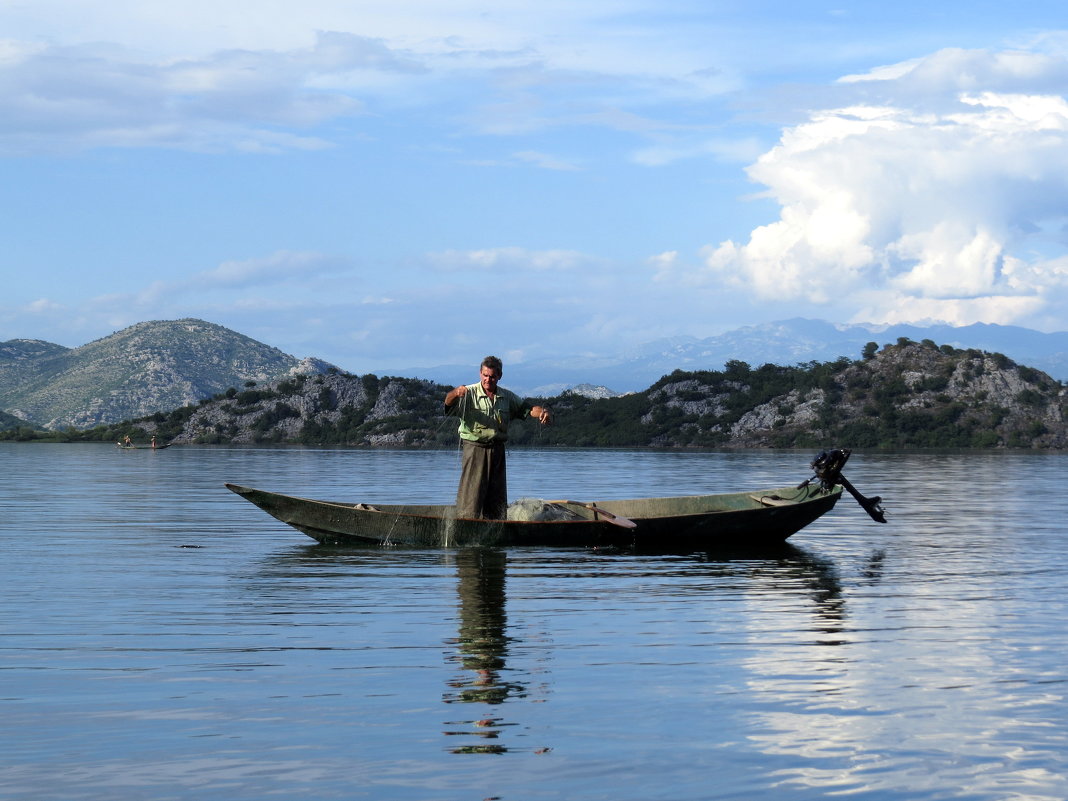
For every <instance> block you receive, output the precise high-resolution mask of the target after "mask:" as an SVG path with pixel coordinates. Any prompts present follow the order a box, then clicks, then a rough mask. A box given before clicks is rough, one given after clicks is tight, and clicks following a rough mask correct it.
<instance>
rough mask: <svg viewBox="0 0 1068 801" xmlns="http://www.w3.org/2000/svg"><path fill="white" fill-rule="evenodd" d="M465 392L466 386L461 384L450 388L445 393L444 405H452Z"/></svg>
mask: <svg viewBox="0 0 1068 801" xmlns="http://www.w3.org/2000/svg"><path fill="white" fill-rule="evenodd" d="M466 394H467V387H465V386H463V385H462V384H461V385H460V386H458V387H456V388H454V389H450V390H449V391H448V392H447V393H445V405H446V406H452V405H453V404H454V403H456V401H457V399H458V398H462V397H463V396H464V395H466Z"/></svg>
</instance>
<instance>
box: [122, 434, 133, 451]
mask: <svg viewBox="0 0 1068 801" xmlns="http://www.w3.org/2000/svg"><path fill="white" fill-rule="evenodd" d="M122 446H123V447H124V448H132V447H133V440H132V439H130V435H129V434H127V435H126V436H125V437H123V438H122Z"/></svg>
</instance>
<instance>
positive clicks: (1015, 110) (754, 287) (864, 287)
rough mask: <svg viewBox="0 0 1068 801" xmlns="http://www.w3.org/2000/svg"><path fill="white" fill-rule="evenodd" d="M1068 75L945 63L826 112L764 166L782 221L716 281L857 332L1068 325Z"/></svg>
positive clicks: (1051, 61) (876, 84) (715, 267)
mask: <svg viewBox="0 0 1068 801" xmlns="http://www.w3.org/2000/svg"><path fill="white" fill-rule="evenodd" d="M1065 74H1068V61H1066V60H1065V59H1064V58H1053V57H1051V56H1049V55H1048V54H1027V53H1019V52H1014V53H1011V54H1003V53H1002V54H998V53H993V54H991V53H980V52H963V51H944V52H940V53H936V54H933V55H932V56H930V57H928V58H926V59H918V60H913V61H910V62H907V63H905V64H902V65H898V66H897V67H886V68H881V69H879V70H877V71H874V72H873V73H872V74H871V75H868V76H851V77H850V79H849V80H848V81H844V82H843V83H842V87H843V88H844V89H845V90H846V91H851V90H852V89H855V88H857V87H863V91H864V92H865V93H866V95H867V96H868V98H869V101H868V102H865V103H863V104H861V103H858V104H855V105H843V106H841V107H838V108H832V109H826V110H820V111H816V112H812V113H811V114H810V115H809V118H808V119H807V120H806V121H805V122H803V123H801V124H799V125H797V126H795V127H792V128H790V129H787V130H786V131H785V132H784V133H783V135H782V138H781V140H780V142H779V144H778V145H777V146H776V147H774V148H773V149H772V150H770V151H768V152H767V153H765V154H764V155H762V156H761V157H760V158H759V159H758V160H757V161H756V163H755V164H753V165H751V166H750V168H749V170H748V172H749V175H750V177H751V178H752V179H753V180H754V181H756V182H758V183H760V184H762V185H764V186H765V187H767V189H766V195H767V196H769V197H771V198H773V199H774V200H775V201H777V202H778V203H779V204H780V207H781V211H780V216H779V219H778V220H776V221H774V222H770V223H768V224H767V225H763V226H760V227H758V228H756V229H755V230H753V231H752V232H751V234H750V236H749V240H748V242H745V243H736V242H733V241H726V242H723V243H721V244H720V245H718V246H716V247H712V248H709V249H708V251H707V253H706V265H707V268H708V269H709V270H710V271H711V274H712V275H713V276H715V277H717V278H719V279H720V280H723V281H726V282H728V283H730V284H734V285H737V286H743V287H746V288H748V289H749V290H751V291H752V292H753V293H755V294H756V295H758V296H759V297H763V298H774V299H779V300H790V299H796V300H799V301H807V302H812V303H817V304H833V305H834V306H835V307H836V308H837V309H838V311H839V312H841V311H842V310H843V309H846V310H848V311H850V312H852V318H853V319H854V320H867V321H874V322H891V321H900V320H921V319H938V320H944V321H947V322H951V323H956V324H967V323H972V322H976V321H986V322H1000V323H1024V324H1029V325H1034V326H1040V325H1041V321H1044V322H1045V324H1046V326H1055V325H1062V323H1061V324H1058V323H1056V322H1055V317H1057V316H1059V315H1058V311H1059V309H1058V308H1057V304H1058V303H1060V302H1062V301H1063V300H1064V299H1065V297H1066V295H1068V293H1066V288H1068V282H1066V280H1065V279H1066V276H1065V269H1064V259H1063V255H1064V254H1065V253H1066V252H1068V237H1066V235H1065V223H1066V222H1068V102H1066V100H1065V98H1064V96H1063V95H1062V94H1060V93H1055V92H1052V91H1049V87H1050V83H1051V79H1052V78H1056V77H1063V76H1064V75H1065ZM918 76H919V77H918ZM920 77H922V80H920ZM1060 86H1061V87H1063V83H1061V84H1060ZM1028 87H1032V88H1033V91H1028ZM1062 91H1063V89H1062ZM873 95H874V96H875V102H872V100H871V99H870V98H872V96H873Z"/></svg>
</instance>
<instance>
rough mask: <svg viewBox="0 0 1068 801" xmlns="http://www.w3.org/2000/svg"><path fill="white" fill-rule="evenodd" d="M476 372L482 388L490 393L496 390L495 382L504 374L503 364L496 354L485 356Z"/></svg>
mask: <svg viewBox="0 0 1068 801" xmlns="http://www.w3.org/2000/svg"><path fill="white" fill-rule="evenodd" d="M478 373H479V381H480V382H481V383H482V389H484V390H485V391H486V392H488V393H490V394H491V395H492V394H495V393H496V392H497V382H498V381H500V380H501V376H502V375H503V374H504V365H503V364H502V363H501V360H500V359H498V358H497V357H496V356H487V357H486V358H485V359H483V360H482V364H481V365H480V367H479V371H478Z"/></svg>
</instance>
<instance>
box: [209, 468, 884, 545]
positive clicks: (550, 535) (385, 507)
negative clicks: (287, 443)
mask: <svg viewBox="0 0 1068 801" xmlns="http://www.w3.org/2000/svg"><path fill="white" fill-rule="evenodd" d="M845 454H846V458H848V451H846V452H845ZM817 458H819V457H817ZM841 464H844V459H842V460H841ZM841 464H839V465H838V468H839V469H840V466H841ZM813 465H814V466H815V465H816V462H813ZM839 479H841V476H840V473H836V474H835V475H827V476H825V477H823V478H821V480H819V481H814V480H812V479H809V480H808V481H805V482H803V483H802V484H800V485H798V486H789V487H777V488H773V489H761V490H755V491H750V492H733V493H726V494H718V495H691V496H680V497H668V498H633V499H629V500H612V501H601V502H598V503H596V504H591V503H584V502H580V501H573V500H563V501H544V502H542V503H544V504H546V505H547V506H549V507H551V508H552V511H553V512H554V513H557V514H558V515H559V516H560V517H561V518H562V519H536V520H484V519H472V518H457V517H455V513H454V508H453V507H452V506H446V505H414V504H373V505H371V504H366V503H351V502H342V501H322V500H313V499H310V498H298V497H294V496H291V495H282V494H279V493H275V492H268V491H265V490H259V489H253V488H251V487H244V486H240V485H237V484H229V483H228V484H226V488H227V489H229V490H231V491H232V492H235V493H237V494H238V495H240V496H241V497H242V498H244V499H245V500H247V501H249V502H250V503H252V504H255V505H256V506H258V507H260V508H261V509H263V510H264V511H265V512H267V513H268V514H269V515H271V516H272V517H275V518H277V519H278V520H280V521H282V522H283V523H286V524H287V525H290V526H292V527H293V528H295V529H297V530H298V531H301V532H303V533H305V534H307V535H308V536H309V537H311V538H312V539H314V540H316V541H318V542H320V543H322V544H325V545H361V544H362V545H368V544H370V545H384V546H392V545H399V546H409V547H421V548H468V547H479V546H490V547H528V546H547V547H617V548H624V549H628V550H661V551H673V550H679V549H694V550H701V549H713V548H723V547H735V546H737V547H746V546H755V545H769V544H775V543H782V542H785V541H786V540H787V538H789V537H790V536H791V535H793V534H795V533H796V532H798V531H800V530H801V529H803V528H804V527H805V526H807V525H809V524H810V523H812V522H813V521H815V520H817V519H818V518H820V517H821V516H823V515H824V514H826V513H827V512H829V511H830V510H831V509H832V508H833V507H834V505H835V503H837V502H838V499H839V498H840V497H841V495H842V488H843V484H842V481H844V479H841V480H839ZM849 489H850V491H851V492H854V493H855V490H852V488H851V487H850V488H849ZM856 494H858V493H856ZM858 495H859V494H858ZM860 497H863V496H860ZM858 500H859V498H858ZM864 501H867V502H868V504H869V505H868V506H865V508H866V509H867V510H868V512H869V514H871V515H872V517H873V518H875V519H877V520H879V517H876V514H875V511H877V512H878V514H879V516H880V517H881V515H882V511H881V509H879V508H878V503H879V501H880V499H879V498H874V499H871V500H869V499H864ZM862 503H863V502H862ZM873 510H874V511H873ZM880 522H885V520H880Z"/></svg>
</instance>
